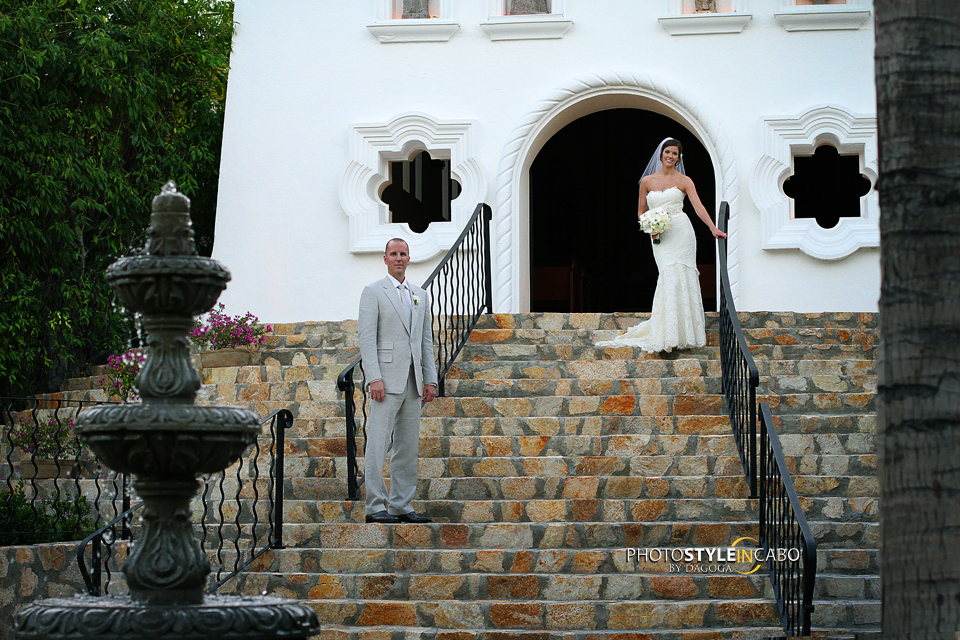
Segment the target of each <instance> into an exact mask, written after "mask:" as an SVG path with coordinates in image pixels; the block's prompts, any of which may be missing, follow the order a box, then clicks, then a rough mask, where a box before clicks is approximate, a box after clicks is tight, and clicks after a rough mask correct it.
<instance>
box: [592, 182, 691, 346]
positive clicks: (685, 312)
mask: <svg viewBox="0 0 960 640" xmlns="http://www.w3.org/2000/svg"><path fill="white" fill-rule="evenodd" d="M684 197H685V195H684V193H683V191H681V190H680V189H679V188H677V187H670V188H669V189H666V190H664V191H650V192H648V193H647V207H648V208H649V209H656V208H657V207H660V208H662V209H663V210H664V211H666V212H667V213H669V214H670V228H669V229H667V230H666V231H665V232H663V233H662V234H660V243H659V244H654V245H653V257H654V258H655V259H656V261H657V268H658V269H659V270H660V276H659V277H658V278H657V291H656V293H654V295H653V310H652V313H651V315H650V319H649V320H647V321H646V322H641V323H640V324H638V325H636V326H634V327H631V328H630V329H628V330H627V331H626V333H623V334H621V335H619V336H617V337H616V338H614V339H613V340H608V341H605V342H598V343H597V346H598V347H623V346H626V347H640V348H641V349H642V350H644V351H646V352H648V353H656V352H658V351H670V350H672V349H683V348H686V347H702V346H704V345H706V344H707V333H706V328H705V326H704V322H705V321H704V315H703V300H702V299H701V297H700V273H699V272H698V271H697V239H696V236H695V235H694V233H693V225H692V224H690V219H689V218H688V217H687V214H685V213H684V212H683V199H684Z"/></svg>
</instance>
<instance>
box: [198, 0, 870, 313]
mask: <svg viewBox="0 0 960 640" xmlns="http://www.w3.org/2000/svg"><path fill="white" fill-rule="evenodd" d="M669 4H670V3H669V2H668V1H667V0H663V1H660V0H642V1H639V0H589V2H587V1H586V0H567V2H566V7H565V9H566V11H565V17H566V18H568V19H570V20H572V22H573V25H572V27H571V28H570V30H569V31H568V32H567V33H566V34H565V36H564V37H563V38H562V39H554V40H521V41H504V42H492V41H491V40H490V37H489V36H488V35H487V34H486V33H485V32H484V31H483V30H482V29H481V28H480V23H481V22H484V21H486V20H487V18H488V4H487V2H486V1H482V2H481V1H478V0H453V2H452V6H451V14H452V18H453V19H454V20H456V21H457V22H458V23H459V25H460V28H459V30H458V31H457V32H456V33H455V34H454V35H453V36H452V38H451V39H450V40H449V41H448V42H437V43H402V44H382V43H380V42H379V41H378V40H377V38H376V37H374V36H373V35H372V34H371V32H370V31H369V30H368V29H367V25H368V24H371V23H373V22H374V21H375V20H376V18H377V7H376V4H375V2H374V1H373V0H364V1H359V0H358V1H353V2H322V3H319V2H316V1H315V0H271V1H270V2H266V1H265V0H237V3H236V14H235V17H236V21H237V22H238V27H237V35H236V37H235V40H234V53H233V56H232V59H231V71H230V78H229V84H228V91H227V108H226V125H225V132H224V148H223V161H222V166H221V174H220V181H221V182H220V196H219V203H218V215H217V229H216V235H215V244H214V257H215V258H217V259H218V260H221V261H222V262H224V264H226V266H227V267H228V268H229V269H230V271H231V272H232V274H233V281H232V282H231V283H230V285H229V286H228V290H227V292H226V293H225V294H224V295H223V297H222V300H223V301H224V302H225V304H226V305H227V307H228V310H229V311H230V312H232V313H239V312H243V311H247V310H249V311H252V312H253V313H254V314H255V315H257V316H259V317H260V318H262V319H264V320H265V321H268V322H295V321H302V320H334V319H342V318H350V317H356V313H357V303H358V300H359V295H360V290H361V289H362V287H363V285H364V284H366V283H367V282H370V281H372V280H374V279H376V278H379V277H381V276H382V275H383V273H384V271H385V269H384V266H383V262H382V259H381V255H380V254H377V253H372V254H354V253H351V252H350V251H349V246H348V245H349V238H348V229H349V224H348V218H347V215H346V213H345V212H344V209H343V207H342V206H341V203H340V200H339V198H338V186H339V183H340V180H341V178H342V177H343V175H344V172H345V170H346V168H347V166H348V164H349V163H350V161H351V158H352V156H351V151H350V139H351V135H352V126H353V125H356V124H361V123H385V122H387V121H390V120H391V119H393V118H394V117H396V116H397V115H400V114H403V113H407V112H413V111H417V112H424V113H427V114H429V115H431V116H433V117H435V118H437V119H440V120H473V121H475V122H476V125H475V126H476V131H475V133H476V134H477V135H476V136H475V142H476V147H475V152H476V158H477V160H478V162H479V164H480V167H481V169H482V171H483V172H484V174H485V176H486V182H487V185H488V189H487V191H488V196H487V198H486V201H487V202H488V203H490V204H491V205H495V204H496V202H497V193H496V186H497V174H498V171H499V170H500V167H501V161H502V158H503V155H504V152H505V145H506V144H507V143H508V141H509V140H510V138H511V135H512V134H513V132H514V131H515V130H516V129H517V127H518V125H520V124H521V121H522V119H523V118H524V116H525V114H528V113H529V112H531V110H533V109H534V108H535V106H536V105H537V103H538V101H540V100H541V99H543V98H544V97H545V96H548V95H550V94H551V92H553V91H554V90H555V89H556V88H557V87H561V86H564V85H567V84H569V83H570V82H571V79H574V78H582V77H589V76H590V75H591V74H597V73H606V72H609V71H610V70H614V69H616V70H627V71H631V72H634V73H638V74H655V75H656V76H657V77H660V78H663V79H665V81H666V82H668V83H671V84H675V86H676V87H678V88H680V89H682V91H684V92H686V94H688V95H692V96H696V97H697V98H698V99H699V101H700V106H701V111H702V112H703V113H707V114H709V115H708V117H709V119H710V120H711V121H712V122H713V123H714V126H716V127H719V128H721V129H722V131H723V133H724V135H725V139H726V140H727V141H728V143H729V147H730V148H729V151H728V152H727V153H729V154H730V156H731V157H732V158H733V159H735V175H733V177H732V180H733V181H734V184H735V185H737V186H738V187H739V201H738V210H737V212H736V213H737V216H738V218H737V221H738V223H737V227H736V228H735V229H734V232H735V233H737V234H739V236H738V243H739V251H740V255H739V264H740V277H739V280H740V284H739V294H738V297H739V301H738V307H739V308H741V309H743V310H760V309H767V310H794V311H821V310H859V311H870V310H875V309H876V308H877V298H878V294H879V264H878V262H879V258H878V253H877V250H876V249H860V250H858V251H856V252H855V253H853V254H852V255H850V256H849V257H846V258H844V259H841V260H835V261H824V260H818V259H814V258H811V257H809V256H807V255H805V254H803V253H800V252H799V251H797V250H774V251H771V250H767V251H765V250H763V249H761V237H760V211H759V209H758V207H757V206H756V205H755V204H754V202H753V200H752V199H751V196H750V176H751V174H752V173H753V169H754V166H755V165H756V164H757V162H758V160H759V159H760V156H761V153H762V142H763V140H762V135H763V132H762V119H763V118H764V117H770V116H781V115H789V114H800V113H801V112H803V111H805V110H807V109H809V108H810V107H812V106H815V105H820V104H827V103H829V104H832V105H839V106H842V107H843V108H845V109H847V110H849V111H851V112H854V113H858V114H873V113H874V112H875V97H874V86H873V59H872V56H873V30H872V26H871V24H870V22H869V21H868V23H867V25H866V26H865V27H864V28H862V29H860V30H855V31H850V30H842V31H813V32H787V31H786V30H784V28H783V27H782V26H781V25H780V23H779V22H778V21H777V20H776V19H775V17H774V13H776V12H778V11H780V10H781V6H780V1H779V0H743V2H742V10H743V12H745V13H749V14H752V19H751V20H750V22H749V23H748V24H747V25H746V27H745V28H744V29H743V31H742V32H741V33H737V34H711V35H691V36H671V35H670V34H668V33H667V31H665V30H664V28H663V27H661V25H660V23H659V22H658V20H657V19H658V18H659V17H661V16H663V15H665V14H666V13H667V12H668V5H669ZM650 151H652V150H640V151H638V154H639V155H638V164H643V163H645V162H646V159H647V158H648V157H649V153H650ZM640 156H642V158H641V157H640ZM497 216H498V211H497V209H496V207H495V208H494V220H495V221H496V220H497ZM416 257H417V256H414V258H416ZM498 259H503V258H502V257H498ZM434 265H435V259H432V260H429V261H427V262H421V263H417V264H414V265H411V267H410V271H409V275H410V277H412V278H413V279H414V280H415V281H418V282H419V281H422V280H423V279H425V277H426V276H427V275H428V274H429V272H430V271H431V270H432V268H433V266H434ZM512 310H515V309H504V308H500V309H497V311H512Z"/></svg>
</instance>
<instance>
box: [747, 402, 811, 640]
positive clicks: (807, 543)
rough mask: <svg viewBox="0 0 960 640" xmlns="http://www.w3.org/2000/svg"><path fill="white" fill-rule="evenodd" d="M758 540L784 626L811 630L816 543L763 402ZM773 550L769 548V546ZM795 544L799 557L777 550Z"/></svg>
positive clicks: (793, 631)
mask: <svg viewBox="0 0 960 640" xmlns="http://www.w3.org/2000/svg"><path fill="white" fill-rule="evenodd" d="M760 495H761V496H762V498H761V500H760V546H761V547H762V548H763V550H764V552H765V553H766V555H767V570H768V571H769V572H770V582H771V583H773V594H774V597H775V598H776V599H777V607H778V608H779V609H780V617H781V619H782V621H783V628H784V630H785V631H787V635H788V636H809V635H810V616H811V615H812V614H813V588H814V584H815V582H816V578H817V543H816V542H815V541H814V539H813V534H812V533H811V532H810V527H809V525H808V524H807V519H806V517H805V516H804V514H803V509H802V508H801V506H800V500H799V499H798V498H797V491H796V489H795V488H794V486H793V478H791V477H790V472H789V470H788V469H787V462H786V460H785V459H784V457H783V449H781V448H780V438H779V437H778V436H777V431H776V429H774V426H773V415H772V414H771V413H770V405H768V404H767V403H766V402H761V403H760ZM771 549H773V550H775V553H774V554H770V550H771ZM781 549H787V550H790V552H792V551H793V550H797V551H799V553H800V557H799V558H798V559H796V560H794V559H791V558H790V557H789V552H788V553H787V554H785V555H779V553H780V552H779V551H776V550H781Z"/></svg>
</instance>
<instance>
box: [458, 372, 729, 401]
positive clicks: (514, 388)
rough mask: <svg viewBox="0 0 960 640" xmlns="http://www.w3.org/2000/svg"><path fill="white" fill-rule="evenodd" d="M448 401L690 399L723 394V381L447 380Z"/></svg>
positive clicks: (630, 379)
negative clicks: (528, 398)
mask: <svg viewBox="0 0 960 640" xmlns="http://www.w3.org/2000/svg"><path fill="white" fill-rule="evenodd" d="M445 386H446V395H447V396H448V397H453V398H456V397H477V396H484V397H487V398H524V397H535V396H613V395H633V396H645V395H653V396H659V395H689V394H720V393H722V390H721V386H720V379H719V378H704V377H700V376H689V377H684V378H561V379H550V378H539V379H530V378H526V379H520V380H512V379H509V378H508V379H492V378H487V379H484V380H457V379H453V380H447V381H446V383H445Z"/></svg>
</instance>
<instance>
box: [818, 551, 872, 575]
mask: <svg viewBox="0 0 960 640" xmlns="http://www.w3.org/2000/svg"><path fill="white" fill-rule="evenodd" d="M817 573H818V574H819V573H822V574H824V575H826V574H834V575H860V574H870V575H880V550H879V549H866V548H864V549H840V548H820V547H818V548H817Z"/></svg>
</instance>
